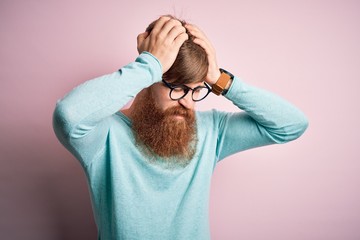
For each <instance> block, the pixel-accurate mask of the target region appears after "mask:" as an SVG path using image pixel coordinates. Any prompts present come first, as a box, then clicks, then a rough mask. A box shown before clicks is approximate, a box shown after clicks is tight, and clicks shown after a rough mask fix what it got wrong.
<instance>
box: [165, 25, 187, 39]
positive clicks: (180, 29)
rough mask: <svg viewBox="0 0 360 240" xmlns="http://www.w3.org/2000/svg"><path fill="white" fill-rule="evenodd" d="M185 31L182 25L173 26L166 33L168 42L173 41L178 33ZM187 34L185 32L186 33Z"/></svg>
mask: <svg viewBox="0 0 360 240" xmlns="http://www.w3.org/2000/svg"><path fill="white" fill-rule="evenodd" d="M183 33H186V29H185V28H184V27H183V26H182V25H178V26H174V27H173V28H172V29H171V30H170V32H169V33H168V38H169V41H170V42H173V41H175V39H176V38H177V37H178V36H179V35H180V34H183ZM186 35H187V34H186Z"/></svg>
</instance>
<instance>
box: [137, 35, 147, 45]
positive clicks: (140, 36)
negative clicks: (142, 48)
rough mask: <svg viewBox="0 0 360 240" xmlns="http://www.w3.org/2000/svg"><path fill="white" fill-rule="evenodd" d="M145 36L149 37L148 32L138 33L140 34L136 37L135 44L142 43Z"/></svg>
mask: <svg viewBox="0 0 360 240" xmlns="http://www.w3.org/2000/svg"><path fill="white" fill-rule="evenodd" d="M147 36H149V33H148V32H143V33H140V34H139V35H138V36H137V42H138V44H140V43H141V42H142V41H144V40H145V38H147Z"/></svg>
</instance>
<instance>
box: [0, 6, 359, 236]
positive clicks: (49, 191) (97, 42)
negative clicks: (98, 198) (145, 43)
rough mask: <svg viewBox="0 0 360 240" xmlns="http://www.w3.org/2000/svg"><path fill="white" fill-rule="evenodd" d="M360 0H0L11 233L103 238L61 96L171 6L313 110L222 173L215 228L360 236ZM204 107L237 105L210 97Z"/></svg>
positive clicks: (119, 56)
mask: <svg viewBox="0 0 360 240" xmlns="http://www.w3.org/2000/svg"><path fill="white" fill-rule="evenodd" d="M359 10H360V3H359V2H358V1H355V0H354V1H350V0H349V1H344V0H336V1H335V0H334V1H319V0H315V1H285V0H283V1H275V0H274V1H235V0H233V1H229V0H224V1H220V2H211V1H205V0H201V1H190V0H187V1H175V0H173V1H165V0H154V1H131V2H130V1H122V2H121V1H89V0H80V1H70V0H62V1H45V0H44V1H40V0H38V1H25V0H24V1H20V0H17V1H14V0H12V1H10V0H2V1H1V2H0V70H1V71H0V80H1V88H0V109H1V117H0V138H1V141H0V151H1V152H0V157H1V162H0V233H1V238H2V239H28V240H29V239H31V240H32V239H50V240H52V239H96V227H95V224H94V220H93V216H92V210H91V205H90V198H89V193H88V189H87V185H86V179H85V175H84V173H83V172H82V169H81V167H80V164H79V163H78V162H77V161H76V160H75V158H74V157H73V156H72V155H71V154H70V153H68V152H67V151H66V150H65V148H63V147H62V146H61V145H60V143H59V142H58V141H57V139H56V138H55V135H54V133H53V130H52V126H51V116H52V111H53V109H54V106H55V102H56V100H57V99H58V98H61V97H62V96H63V95H64V94H65V93H66V92H68V91H70V90H71V89H72V88H73V87H75V86H76V85H78V84H80V83H81V82H84V81H85V80H88V79H91V78H93V77H96V76H99V75H102V74H105V73H110V72H113V71H116V70H117V69H118V68H120V67H121V66H123V65H125V64H127V63H129V62H131V61H133V60H134V59H135V58H136V56H137V52H136V36H137V34H138V33H139V32H141V31H143V30H144V29H145V27H146V26H147V24H148V23H149V22H150V21H152V20H154V19H155V18H157V17H158V16H159V15H161V14H166V13H175V14H176V15H177V16H178V17H181V18H184V19H187V20H188V21H189V22H192V23H195V24H196V25H198V26H200V27H201V28H202V29H203V30H204V31H205V32H206V33H207V35H208V37H209V38H210V39H211V40H212V42H213V45H214V46H215V48H216V50H217V56H218V61H219V64H220V66H222V67H223V68H225V69H228V70H230V71H232V72H233V73H235V74H236V75H238V76H239V77H241V78H242V79H243V80H244V81H246V82H248V83H250V84H252V85H255V86H259V87H262V88H266V89H268V90H271V91H273V92H275V93H277V94H279V95H281V96H283V97H284V98H286V99H288V100H289V101H291V102H293V103H294V104H295V105H297V106H298V107H299V108H300V109H302V110H303V111H304V112H305V113H306V115H307V116H308V118H309V120H310V126H309V128H308V130H307V132H306V133H305V134H304V135H303V136H302V137H301V138H300V139H298V140H296V141H294V142H291V143H289V144H286V145H276V146H269V147H264V148H259V149H253V150H249V151H246V152H242V153H239V154H236V155H234V156H232V157H229V158H228V159H226V160H224V161H223V162H221V163H220V164H219V165H218V167H217V169H216V171H215V174H214V177H213V182H212V192H211V202H210V204H211V208H210V216H211V217H210V222H211V234H212V238H213V239H218V240H220V239H251V240H260V239H276V240H289V239H292V240H322V239H324V240H332V239H337V240H344V239H346V240H352V239H354V240H355V239H360V228H359V227H360V174H359V172H360V162H359V161H360V157H359V156H360V154H359V147H360V146H359V140H358V139H359V135H360V127H359V123H358V121H359V116H360V115H359V114H360V108H359V93H358V92H359V90H360V87H359V85H360V71H359V68H360V44H359V43H360V30H359V29H360V27H359V23H360V14H359ZM198 107H199V109H210V108H213V107H215V108H221V109H224V110H230V111H232V110H235V108H234V107H233V105H232V104H231V103H230V102H228V101H226V100H225V99H224V98H218V97H215V96H211V97H210V98H209V99H208V100H207V101H206V102H204V103H201V104H200V105H199V106H198Z"/></svg>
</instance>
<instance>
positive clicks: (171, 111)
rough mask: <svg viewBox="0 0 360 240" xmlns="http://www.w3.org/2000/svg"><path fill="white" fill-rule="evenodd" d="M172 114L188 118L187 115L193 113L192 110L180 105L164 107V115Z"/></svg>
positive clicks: (190, 115)
mask: <svg viewBox="0 0 360 240" xmlns="http://www.w3.org/2000/svg"><path fill="white" fill-rule="evenodd" d="M173 115H179V116H183V117H185V118H189V117H192V116H193V115H194V111H193V110H189V109H186V108H184V107H181V106H175V107H171V108H169V109H166V110H165V112H164V117H167V116H173Z"/></svg>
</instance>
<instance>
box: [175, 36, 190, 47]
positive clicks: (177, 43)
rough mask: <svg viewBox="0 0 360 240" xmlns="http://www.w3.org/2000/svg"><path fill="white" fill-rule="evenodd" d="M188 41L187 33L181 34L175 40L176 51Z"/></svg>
mask: <svg viewBox="0 0 360 240" xmlns="http://www.w3.org/2000/svg"><path fill="white" fill-rule="evenodd" d="M188 39H189V35H188V34H187V33H185V32H184V33H181V34H180V35H178V36H177V37H176V38H175V41H174V44H175V47H176V48H177V49H180V47H181V45H182V44H183V43H184V42H185V41H186V40H188Z"/></svg>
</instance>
